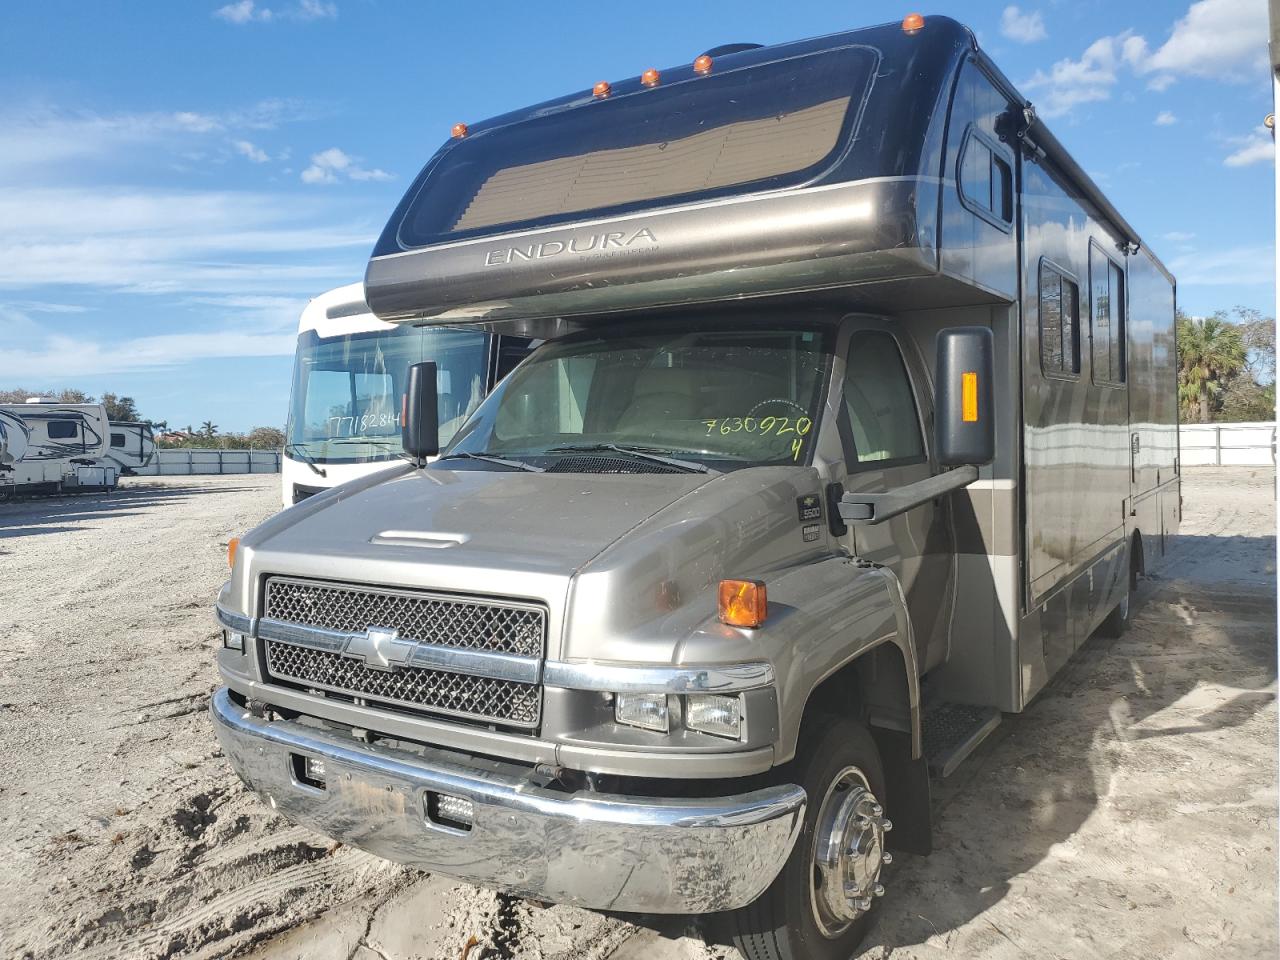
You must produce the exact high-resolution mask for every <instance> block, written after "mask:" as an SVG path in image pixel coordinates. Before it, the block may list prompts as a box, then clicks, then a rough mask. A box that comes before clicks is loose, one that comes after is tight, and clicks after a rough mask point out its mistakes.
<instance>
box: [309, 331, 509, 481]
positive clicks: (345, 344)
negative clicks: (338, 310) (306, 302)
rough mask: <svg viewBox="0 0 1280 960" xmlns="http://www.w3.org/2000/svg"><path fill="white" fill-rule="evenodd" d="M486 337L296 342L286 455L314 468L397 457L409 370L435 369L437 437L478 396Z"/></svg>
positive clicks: (394, 334) (426, 334) (432, 334)
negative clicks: (427, 363)
mask: <svg viewBox="0 0 1280 960" xmlns="http://www.w3.org/2000/svg"><path fill="white" fill-rule="evenodd" d="M488 352H489V351H488V336H487V335H486V334H484V333H476V332H471V331H465V330H447V329H438V328H419V327H410V326H398V327H395V328H393V329H390V330H376V331H369V332H365V333H352V334H347V335H344V336H338V337H328V338H324V339H322V338H321V337H319V336H317V334H316V333H315V331H314V330H309V331H307V332H305V333H303V334H301V335H299V337H298V352H297V357H296V359H295V361H294V371H293V393H292V396H291V399H290V403H289V423H288V426H287V428H286V435H287V437H288V447H287V449H286V452H287V453H289V454H290V455H291V456H293V457H295V458H296V459H303V460H306V459H310V460H312V461H315V462H318V463H366V462H369V461H373V460H390V459H393V458H394V457H396V456H398V455H399V454H400V403H401V395H402V394H403V393H404V389H405V381H406V378H407V376H408V369H409V365H410V364H413V363H418V362H420V361H422V360H434V361H435V362H436V363H437V364H438V365H439V376H438V380H437V385H438V389H439V394H440V440H441V442H442V443H443V442H445V441H447V440H448V439H449V438H451V437H452V436H453V434H454V433H455V432H456V431H457V429H458V427H460V426H461V425H462V422H463V421H464V420H465V419H466V418H467V416H468V415H469V414H470V413H471V412H472V411H473V410H475V408H476V407H477V406H479V404H480V400H481V399H482V398H483V397H484V392H485V377H486V374H487V369H486V368H487V361H488Z"/></svg>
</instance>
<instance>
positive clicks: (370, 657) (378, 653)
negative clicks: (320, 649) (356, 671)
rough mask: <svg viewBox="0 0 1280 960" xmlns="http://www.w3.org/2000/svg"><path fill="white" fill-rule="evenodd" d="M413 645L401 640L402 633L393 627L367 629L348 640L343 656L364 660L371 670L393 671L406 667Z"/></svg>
mask: <svg viewBox="0 0 1280 960" xmlns="http://www.w3.org/2000/svg"><path fill="white" fill-rule="evenodd" d="M412 650H413V643H412V642H410V641H408V640H401V639H400V631H399V630H393V629H392V628H391V627H366V628H365V631H364V633H356V634H352V635H351V636H350V637H348V638H347V645H346V647H344V648H343V651H342V652H343V654H345V655H346V656H348V657H353V658H354V659H356V660H363V661H364V665H365V666H366V667H368V668H369V669H371V670H385V671H391V670H395V669H397V668H398V667H402V666H405V665H406V664H408V662H409V655H410V653H411V652H412Z"/></svg>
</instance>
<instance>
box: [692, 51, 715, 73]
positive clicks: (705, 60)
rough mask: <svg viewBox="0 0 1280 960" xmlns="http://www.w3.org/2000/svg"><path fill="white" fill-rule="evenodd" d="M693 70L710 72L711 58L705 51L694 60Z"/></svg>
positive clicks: (695, 71)
mask: <svg viewBox="0 0 1280 960" xmlns="http://www.w3.org/2000/svg"><path fill="white" fill-rule="evenodd" d="M693 72H694V73H710V72H711V58H710V57H708V56H707V55H706V54H705V53H704V54H703V55H702V56H700V57H698V59H696V60H694V61H693Z"/></svg>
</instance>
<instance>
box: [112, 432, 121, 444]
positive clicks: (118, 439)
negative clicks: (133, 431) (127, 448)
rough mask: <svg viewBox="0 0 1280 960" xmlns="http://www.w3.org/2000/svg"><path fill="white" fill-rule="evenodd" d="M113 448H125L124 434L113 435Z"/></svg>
mask: <svg viewBox="0 0 1280 960" xmlns="http://www.w3.org/2000/svg"><path fill="white" fill-rule="evenodd" d="M111 446H113V447H123V446H124V434H123V433H113V434H111Z"/></svg>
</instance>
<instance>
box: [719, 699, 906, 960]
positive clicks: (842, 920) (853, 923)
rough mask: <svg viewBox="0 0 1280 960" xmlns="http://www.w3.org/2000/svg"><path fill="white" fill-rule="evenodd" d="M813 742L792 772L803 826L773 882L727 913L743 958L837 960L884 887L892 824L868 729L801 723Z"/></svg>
mask: <svg viewBox="0 0 1280 960" xmlns="http://www.w3.org/2000/svg"><path fill="white" fill-rule="evenodd" d="M809 729H810V731H812V732H813V733H814V736H813V737H812V741H811V742H810V743H809V744H807V745H806V747H804V748H802V749H801V751H800V752H799V754H798V756H797V758H796V761H795V764H796V768H795V770H794V771H793V778H794V780H798V781H799V783H800V784H801V786H803V787H804V789H805V793H806V794H807V795H808V797H809V802H808V804H807V806H806V809H805V822H804V829H803V831H802V832H801V834H800V836H799V837H798V838H797V839H796V845H795V848H794V849H793V850H792V851H791V856H790V858H789V859H788V860H787V863H786V865H785V866H784V867H783V868H782V871H781V872H780V873H779V874H778V876H777V878H776V879H775V880H774V881H773V884H772V885H771V886H770V887H769V889H768V890H766V891H765V892H764V893H763V894H762V895H761V896H760V898H759V899H758V900H756V901H755V902H754V903H752V904H750V905H749V906H746V907H743V908H742V909H741V910H736V911H734V912H733V913H732V914H730V915H729V916H728V921H729V926H730V930H729V932H730V933H731V935H732V937H733V940H734V943H735V945H736V946H737V947H738V949H739V950H740V951H741V952H742V955H743V956H744V957H745V958H746V960H837V958H839V960H845V958H847V957H849V956H851V955H852V953H853V951H854V950H855V949H856V948H857V946H858V943H859V942H860V941H861V940H862V938H863V937H864V936H865V935H866V932H867V926H868V924H869V921H870V917H869V913H870V911H871V908H872V905H873V904H874V902H875V900H876V898H877V897H880V896H882V895H883V894H884V887H883V885H882V884H881V883H880V872H881V870H882V869H883V867H884V865H885V864H887V863H889V862H890V860H891V859H892V858H891V857H890V856H889V854H888V852H887V851H886V850H885V834H886V833H887V832H888V831H889V830H890V829H892V826H893V825H892V824H891V823H890V822H889V820H888V819H886V817H885V815H884V809H883V808H882V806H881V799H882V798H883V797H884V795H885V791H884V772H883V769H882V768H881V765H880V754H879V751H877V749H876V745H875V741H874V740H873V739H872V738H871V734H870V733H869V732H868V730H867V728H866V727H864V726H863V725H862V724H860V723H856V722H854V721H852V720H848V719H845V718H842V717H820V718H816V719H815V720H814V722H813V723H811V724H810V725H809Z"/></svg>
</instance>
